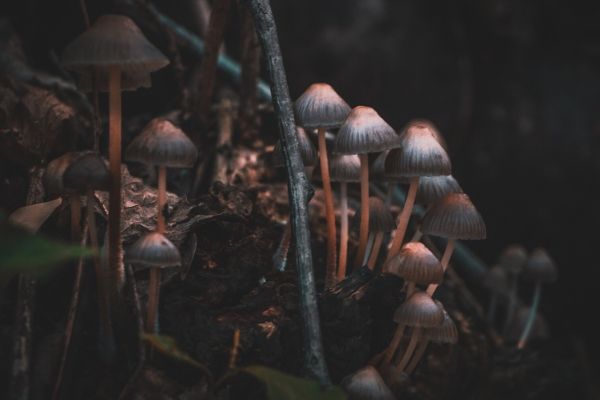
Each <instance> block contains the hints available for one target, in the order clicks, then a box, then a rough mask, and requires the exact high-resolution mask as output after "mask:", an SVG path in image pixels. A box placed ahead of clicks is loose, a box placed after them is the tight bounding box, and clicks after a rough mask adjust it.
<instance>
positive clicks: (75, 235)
mask: <svg viewBox="0 0 600 400" xmlns="http://www.w3.org/2000/svg"><path fill="white" fill-rule="evenodd" d="M69 205H70V209H71V240H72V241H73V242H78V241H79V237H80V236H81V198H80V197H79V194H71V195H69Z"/></svg>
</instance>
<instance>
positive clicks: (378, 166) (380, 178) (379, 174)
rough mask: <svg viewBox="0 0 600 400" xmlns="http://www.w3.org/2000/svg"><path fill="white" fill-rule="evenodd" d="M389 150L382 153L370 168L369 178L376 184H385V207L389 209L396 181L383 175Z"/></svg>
mask: <svg viewBox="0 0 600 400" xmlns="http://www.w3.org/2000/svg"><path fill="white" fill-rule="evenodd" d="M389 152H390V151H389V150H385V151H382V152H381V153H380V154H379V155H378V156H377V158H375V161H373V164H372V165H371V168H370V173H371V177H370V179H371V180H373V181H376V182H381V183H385V185H386V187H387V193H386V196H385V205H386V206H387V207H388V208H389V207H390V206H391V205H392V198H393V197H394V185H395V183H396V182H397V181H398V180H397V179H395V178H391V177H389V176H387V175H386V173H385V158H386V157H387V155H388V153H389Z"/></svg>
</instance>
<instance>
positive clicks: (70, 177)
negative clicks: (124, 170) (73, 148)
mask: <svg viewBox="0 0 600 400" xmlns="http://www.w3.org/2000/svg"><path fill="white" fill-rule="evenodd" d="M63 185H64V187H65V188H67V189H72V190H77V191H82V192H85V191H87V190H88V189H91V190H103V191H104V190H108V189H109V186H110V173H109V172H108V167H107V166H106V162H105V161H104V159H103V158H102V156H100V154H98V153H95V152H86V153H85V154H83V155H80V156H79V157H77V158H76V159H75V161H73V162H72V163H71V165H69V166H68V167H67V169H66V170H65V173H64V175H63Z"/></svg>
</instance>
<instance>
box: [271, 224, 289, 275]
mask: <svg viewBox="0 0 600 400" xmlns="http://www.w3.org/2000/svg"><path fill="white" fill-rule="evenodd" d="M291 241H292V222H291V221H288V223H287V224H286V225H285V228H284V229H283V236H282V237H281V241H280V242H279V246H277V250H275V254H273V266H274V267H275V269H276V270H277V271H279V272H283V271H285V267H286V265H287V258H288V253H289V251H290V243H291Z"/></svg>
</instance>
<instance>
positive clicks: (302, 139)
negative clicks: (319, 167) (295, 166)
mask: <svg viewBox="0 0 600 400" xmlns="http://www.w3.org/2000/svg"><path fill="white" fill-rule="evenodd" d="M296 136H297V138H298V148H299V150H300V157H302V163H303V164H304V166H305V167H311V166H313V165H315V164H316V163H317V160H318V156H317V149H316V148H315V145H314V144H313V142H312V140H310V137H309V136H308V134H307V133H306V131H305V130H304V128H302V127H301V126H296ZM273 164H274V165H275V166H276V167H283V165H284V161H283V152H282V151H281V141H280V140H278V141H277V143H275V148H274V149H273Z"/></svg>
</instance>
